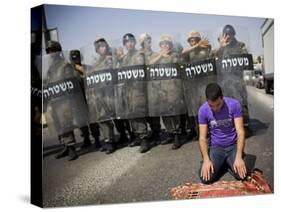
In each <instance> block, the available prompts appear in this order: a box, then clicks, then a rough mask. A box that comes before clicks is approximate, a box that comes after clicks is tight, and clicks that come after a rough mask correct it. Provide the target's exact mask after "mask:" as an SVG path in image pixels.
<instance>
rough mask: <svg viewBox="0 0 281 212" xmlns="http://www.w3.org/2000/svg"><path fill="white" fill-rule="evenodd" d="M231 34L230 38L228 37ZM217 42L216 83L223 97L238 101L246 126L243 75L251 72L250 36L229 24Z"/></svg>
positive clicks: (246, 103) (246, 110) (245, 90)
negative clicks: (219, 86)
mask: <svg viewBox="0 0 281 212" xmlns="http://www.w3.org/2000/svg"><path fill="white" fill-rule="evenodd" d="M224 31H226V32H227V33H224ZM231 33H232V36H230V35H229V34H231ZM218 42H219V47H218V49H217V50H216V51H215V55H216V57H217V72H218V82H219V84H220V85H221V87H222V90H223V94H224V96H228V97H232V98H235V99H237V100H239V101H240V103H241V105H242V109H243V116H244V122H245V123H246V124H248V122H249V112H248V100H247V98H248V95H247V89H246V82H245V80H244V73H245V71H246V70H253V58H252V54H250V52H249V49H250V48H249V44H250V34H249V33H248V31H247V29H245V28H243V27H240V26H234V25H231V24H230V25H228V26H224V27H223V29H222V31H221V34H220V35H219V38H218Z"/></svg>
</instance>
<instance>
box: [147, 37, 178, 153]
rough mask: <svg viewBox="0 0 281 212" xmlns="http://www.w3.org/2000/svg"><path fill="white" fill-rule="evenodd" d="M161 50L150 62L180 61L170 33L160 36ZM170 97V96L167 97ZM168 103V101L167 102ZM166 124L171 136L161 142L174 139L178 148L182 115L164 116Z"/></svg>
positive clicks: (151, 63)
mask: <svg viewBox="0 0 281 212" xmlns="http://www.w3.org/2000/svg"><path fill="white" fill-rule="evenodd" d="M159 46H160V52H159V53H158V54H157V55H156V56H155V57H154V58H151V60H150V62H149V64H150V65H153V64H168V63H178V62H179V57H178V55H177V54H176V53H175V52H173V41H172V37H171V36H169V35H162V36H161V38H160V43H159ZM166 86H168V87H167V88H166V89H169V90H170V89H173V86H171V87H169V86H170V85H169V84H167V85H166ZM155 92H158V91H155ZM167 98H169V97H167ZM167 104H168V103H167ZM162 119H163V122H164V126H165V128H166V130H167V132H168V133H169V138H168V139H166V140H164V141H162V142H161V144H166V143H169V142H171V141H172V140H173V141H174V143H173V145H172V149H178V148H180V147H181V145H182V144H181V142H180V139H179V134H180V115H171V116H162Z"/></svg>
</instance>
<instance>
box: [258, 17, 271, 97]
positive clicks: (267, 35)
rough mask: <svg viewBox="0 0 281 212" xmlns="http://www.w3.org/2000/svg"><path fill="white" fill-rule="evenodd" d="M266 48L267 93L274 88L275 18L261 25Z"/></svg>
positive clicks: (265, 80) (264, 60) (264, 47)
mask: <svg viewBox="0 0 281 212" xmlns="http://www.w3.org/2000/svg"><path fill="white" fill-rule="evenodd" d="M261 32H262V41H263V42H262V43H263V49H264V58H263V61H262V62H263V64H264V67H263V68H264V88H265V92H266V93H270V92H273V89H274V86H273V85H274V19H266V20H265V22H264V23H263V24H262V26H261Z"/></svg>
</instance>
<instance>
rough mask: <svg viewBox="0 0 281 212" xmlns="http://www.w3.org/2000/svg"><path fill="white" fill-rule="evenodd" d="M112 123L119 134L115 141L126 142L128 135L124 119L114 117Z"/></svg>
mask: <svg viewBox="0 0 281 212" xmlns="http://www.w3.org/2000/svg"><path fill="white" fill-rule="evenodd" d="M114 125H115V128H116V130H117V131H118V132H119V134H120V138H119V140H118V142H117V143H126V142H128V137H127V135H126V130H125V125H124V120H121V119H115V120H114Z"/></svg>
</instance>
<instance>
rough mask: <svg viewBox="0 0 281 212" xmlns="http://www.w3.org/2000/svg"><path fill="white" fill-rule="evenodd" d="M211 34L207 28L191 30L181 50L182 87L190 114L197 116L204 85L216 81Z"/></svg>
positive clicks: (203, 100)
mask: <svg viewBox="0 0 281 212" xmlns="http://www.w3.org/2000/svg"><path fill="white" fill-rule="evenodd" d="M211 35H212V34H211V33H210V32H209V31H207V30H205V31H202V32H201V31H200V32H199V31H195V30H191V31H189V32H188V33H187V34H186V39H185V45H184V48H183V51H182V63H183V68H184V75H183V81H184V83H183V85H184V86H183V87H184V97H185V102H186V107H187V109H188V114H189V115H190V116H197V114H198V110H199V108H200V106H201V105H202V104H203V103H204V102H205V101H206V97H205V89H206V86H207V85H208V84H209V83H212V82H216V81H217V77H216V63H215V59H214V58H213V57H212V56H211V51H212V49H211V43H210V39H211V38H212V36H211Z"/></svg>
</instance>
